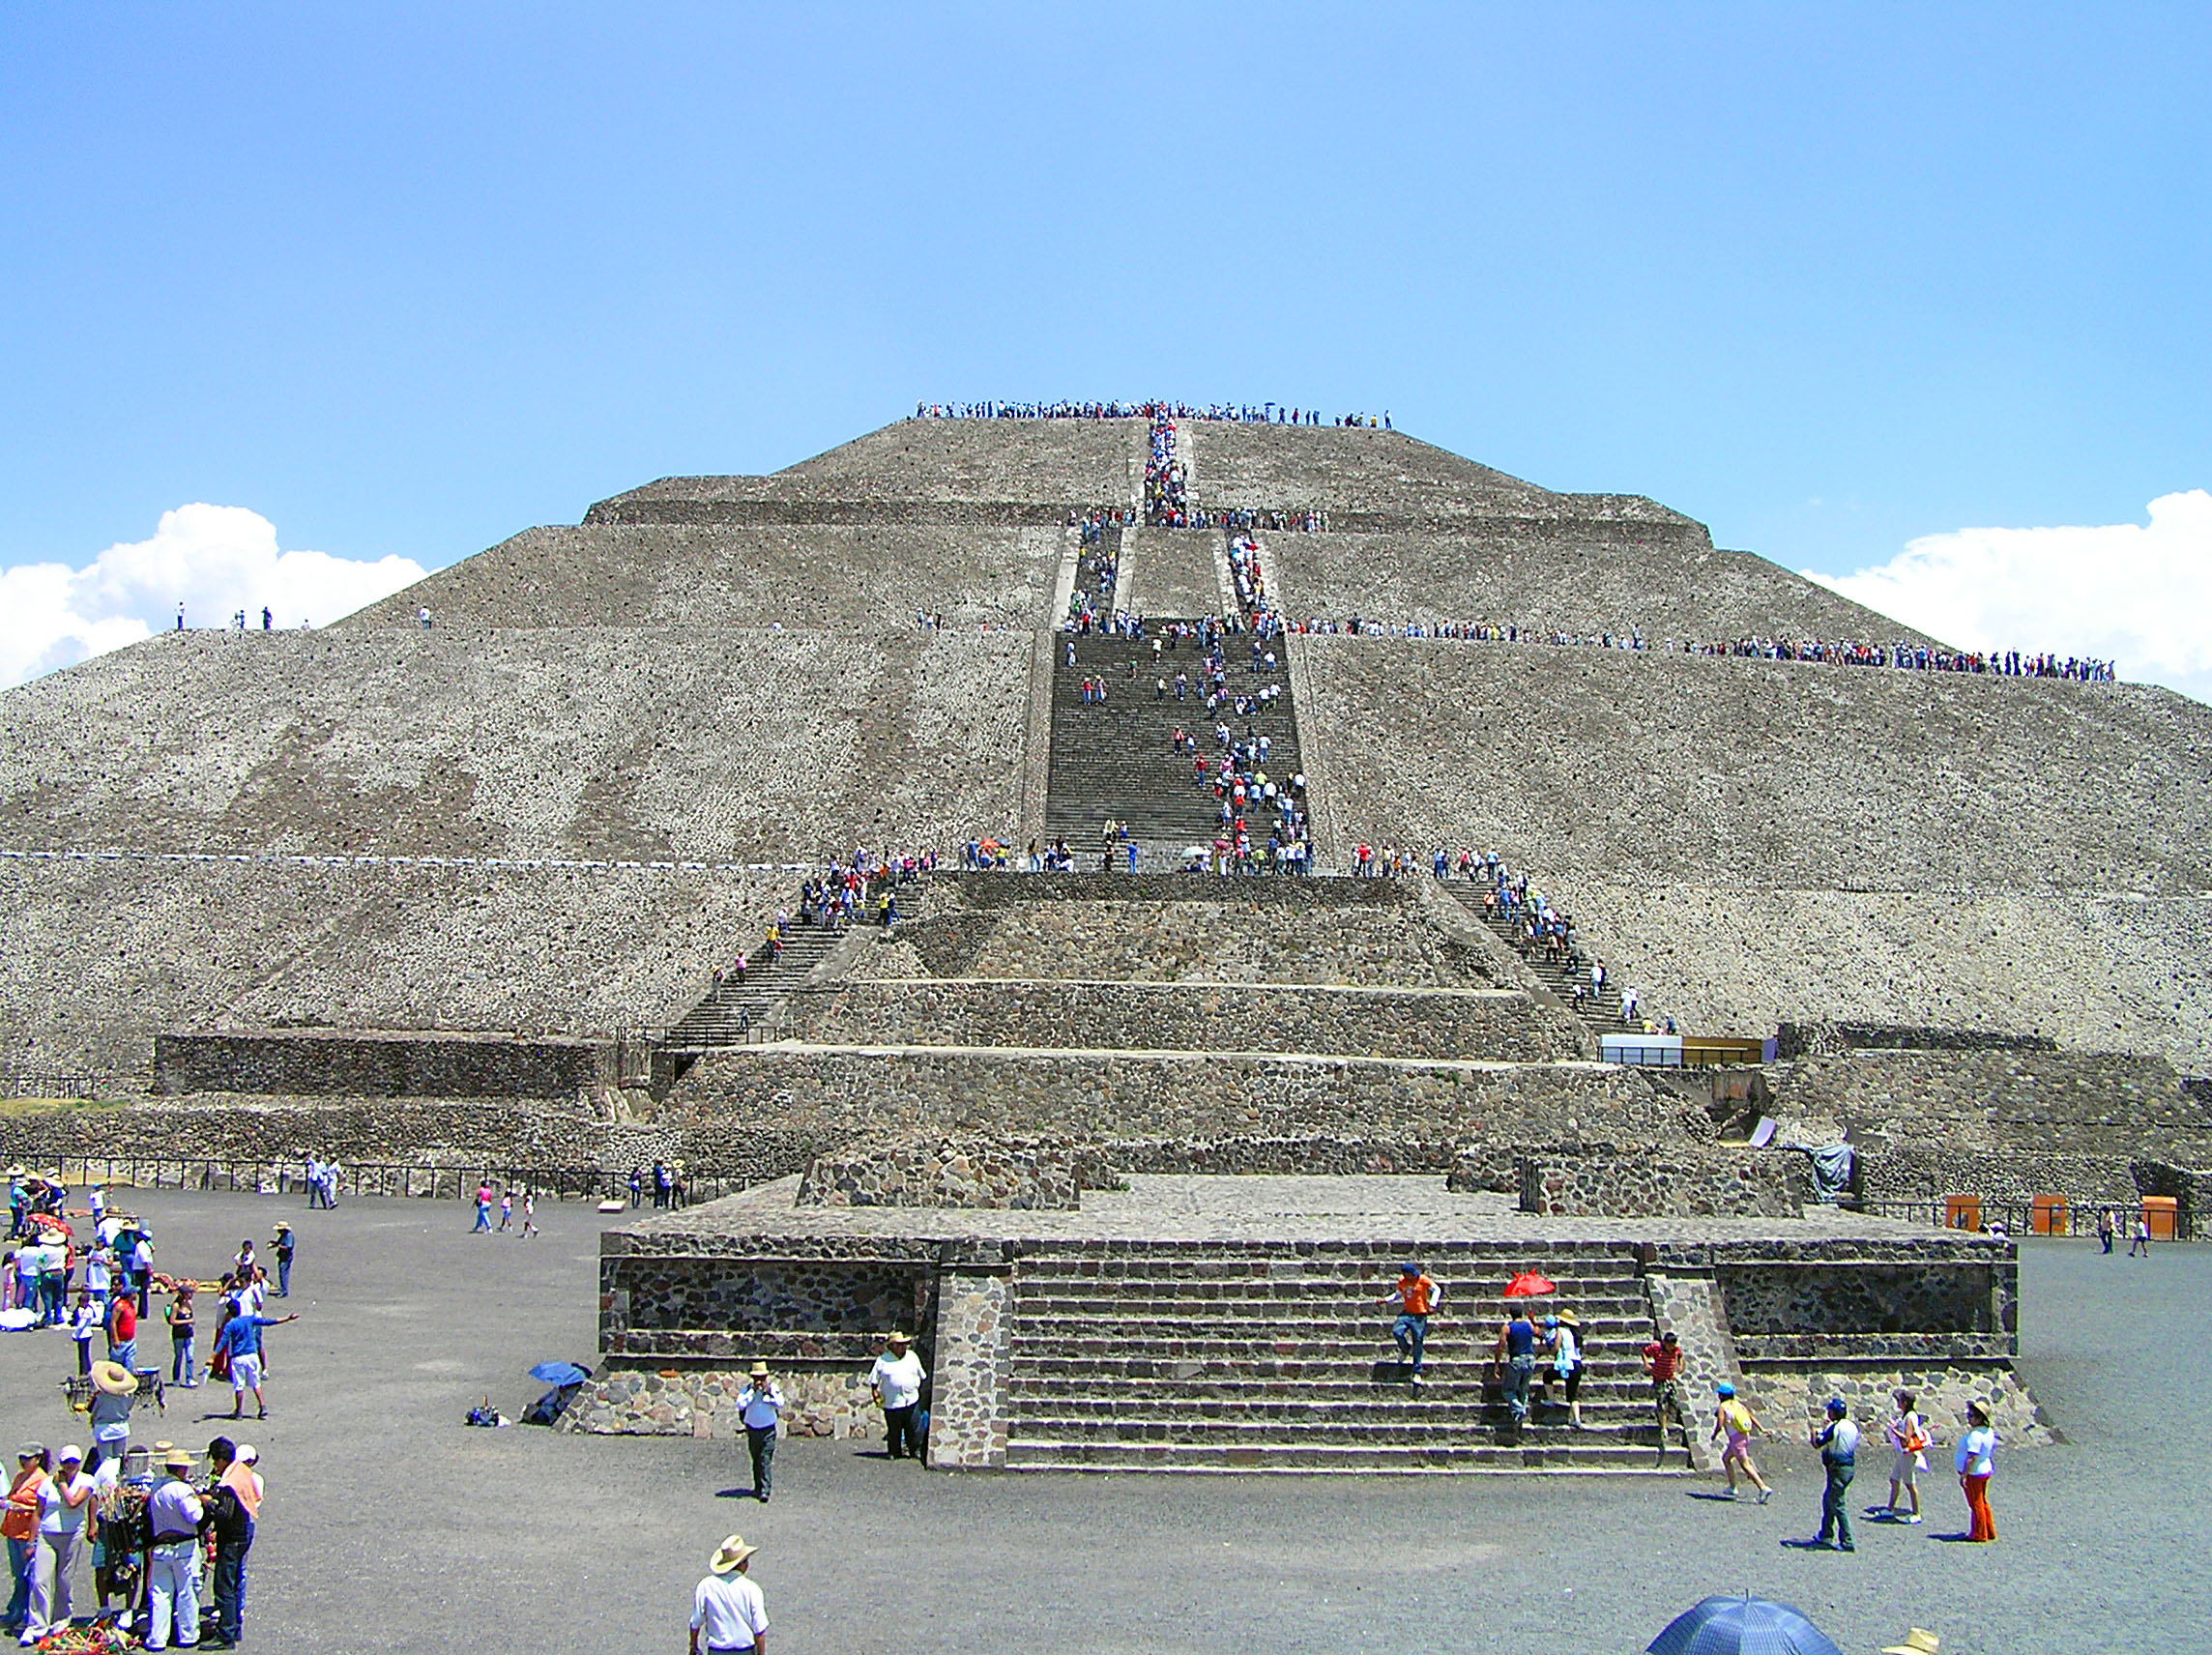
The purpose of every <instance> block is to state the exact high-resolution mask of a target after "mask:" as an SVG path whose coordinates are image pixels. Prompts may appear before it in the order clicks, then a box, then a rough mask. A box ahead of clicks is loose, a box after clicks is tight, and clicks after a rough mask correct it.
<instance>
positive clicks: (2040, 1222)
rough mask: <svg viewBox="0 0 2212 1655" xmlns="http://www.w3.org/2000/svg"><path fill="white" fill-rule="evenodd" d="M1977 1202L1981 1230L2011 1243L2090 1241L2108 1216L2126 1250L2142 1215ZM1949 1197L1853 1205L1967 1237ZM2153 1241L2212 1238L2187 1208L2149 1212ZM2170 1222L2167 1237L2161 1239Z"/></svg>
mask: <svg viewBox="0 0 2212 1655" xmlns="http://www.w3.org/2000/svg"><path fill="white" fill-rule="evenodd" d="M1977 1199H1978V1200H1979V1202H1980V1218H1981V1223H1982V1225H1983V1226H1984V1227H1988V1226H1994V1225H1998V1224H2001V1225H2003V1226H2004V1230H2005V1234H2008V1235H2010V1236H2012V1237H2013V1238H2014V1239H2015V1240H2018V1239H2020V1238H2021V1237H2023V1236H2028V1235H2059V1236H2093V1235H2095V1234H2097V1215H2098V1214H2099V1213H2100V1212H2106V1211H2109V1212H2110V1213H2111V1215H2112V1223H2113V1226H2114V1229H2115V1232H2116V1234H2118V1237H2119V1239H2118V1241H2117V1243H2115V1245H2116V1246H2123V1247H2124V1246H2125V1245H2127V1242H2128V1240H2129V1238H2130V1237H2131V1236H2132V1235H2134V1234H2135V1229H2136V1222H2137V1220H2138V1219H2139V1218H2141V1217H2142V1216H2143V1215H2144V1208H2143V1207H2141V1206H2140V1205H2137V1204H2135V1203H2133V1202H2101V1201H2090V1202H2081V1201H2071V1200H2070V1201H2068V1202H2067V1203H2066V1205H2064V1206H2063V1207H2060V1208H2056V1209H2052V1208H2041V1209H2039V1208H2038V1207H2037V1206H2036V1205H2035V1204H2034V1203H2033V1202H2032V1201H1993V1200H1991V1199H1989V1198H1988V1197H1986V1196H1985V1197H1980V1198H1977ZM1949 1201H1950V1197H1949V1196H1942V1195H1916V1196H1866V1197H1863V1198H1861V1199H1860V1200H1859V1201H1857V1202H1856V1203H1855V1204H1853V1205H1856V1207H1857V1209H1858V1210H1859V1211H1861V1212H1867V1213H1872V1214H1874V1215H1875V1216H1876V1217H1877V1218H1897V1219H1902V1220H1904V1221H1905V1222H1906V1223H1907V1224H1924V1225H1926V1226H1927V1227H1928V1228H1930V1229H1931V1230H1945V1231H1955V1232H1957V1233H1960V1234H1965V1233H1967V1232H1965V1227H1964V1226H1955V1225H1953V1224H1951V1223H1950V1222H1949V1219H1950V1213H1949V1209H1948V1204H1949ZM2149 1217H2150V1224H2151V1239H2152V1240H2153V1241H2197V1240H2206V1239H2212V1234H2206V1233H2205V1230H2206V1227H2205V1226H2204V1225H2202V1224H2200V1223H2199V1222H2198V1220H2197V1217H2196V1215H2195V1214H2194V1213H2192V1212H2190V1211H2189V1210H2188V1209H2187V1208H2182V1209H2180V1210H2178V1211H2176V1210H2171V1209H2167V1210H2158V1209H2152V1210H2151V1211H2150V1213H2149ZM2168 1223H2170V1224H2171V1226H2172V1232H2173V1233H2172V1234H2170V1235H2168V1234H2162V1231H2163V1229H2164V1227H2165V1226H2167V1225H2168Z"/></svg>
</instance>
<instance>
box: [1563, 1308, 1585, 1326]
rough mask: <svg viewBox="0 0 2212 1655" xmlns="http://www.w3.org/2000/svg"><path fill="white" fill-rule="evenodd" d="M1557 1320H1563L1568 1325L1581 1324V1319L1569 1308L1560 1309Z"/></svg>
mask: <svg viewBox="0 0 2212 1655" xmlns="http://www.w3.org/2000/svg"><path fill="white" fill-rule="evenodd" d="M1559 1320H1560V1321H1563V1322H1565V1323H1566V1324H1567V1325H1568V1326H1569V1327H1580V1326H1581V1325H1582V1324H1583V1319H1582V1318H1581V1317H1579V1316H1577V1315H1576V1314H1575V1313H1574V1312H1573V1311H1571V1310H1562V1311H1560V1312H1559Z"/></svg>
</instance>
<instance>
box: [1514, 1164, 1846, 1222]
mask: <svg viewBox="0 0 2212 1655" xmlns="http://www.w3.org/2000/svg"><path fill="white" fill-rule="evenodd" d="M1803 1169H1804V1163H1803V1161H1802V1160H1800V1159H1799V1158H1798V1157H1797V1156H1795V1155H1790V1154H1767V1153H1763V1152H1761V1151H1757V1150H1737V1151H1726V1150H1722V1151H1714V1152H1711V1153H1707V1154H1703V1155H1686V1154H1683V1153H1681V1152H1680V1151H1679V1150H1678V1149H1669V1150H1659V1149H1653V1150H1650V1151H1646V1152H1643V1153H1638V1152H1633V1151H1632V1152H1629V1153H1625V1154H1586V1155H1580V1156H1577V1155H1571V1154H1558V1153H1553V1154H1549V1155H1543V1156H1526V1157H1523V1158H1522V1159H1521V1160H1520V1162H1519V1163H1518V1166H1517V1169H1516V1170H1517V1172H1518V1174H1519V1180H1520V1191H1521V1210H1522V1211H1523V1212H1534V1213H1544V1214H1549V1215H1551V1216H1554V1217H1576V1218H1802V1217H1803V1216H1804V1214H1805V1183H1806V1178H1805V1175H1804V1170H1803Z"/></svg>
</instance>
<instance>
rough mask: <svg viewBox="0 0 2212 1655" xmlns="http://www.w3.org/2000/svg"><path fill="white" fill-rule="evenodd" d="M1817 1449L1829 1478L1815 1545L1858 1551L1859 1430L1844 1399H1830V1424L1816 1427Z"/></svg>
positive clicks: (1821, 1495)
mask: <svg viewBox="0 0 2212 1655" xmlns="http://www.w3.org/2000/svg"><path fill="white" fill-rule="evenodd" d="M1813 1446H1814V1447H1816V1448H1818V1449H1819V1451H1820V1464H1821V1466H1823V1467H1824V1468H1825V1469H1826V1471H1827V1473H1828V1478H1827V1482H1826V1485H1825V1486H1824V1487H1823V1488H1822V1489H1821V1491H1820V1532H1819V1535H1818V1536H1816V1537H1815V1538H1814V1540H1813V1542H1812V1544H1813V1545H1815V1546H1828V1545H1831V1544H1832V1545H1833V1546H1834V1547H1835V1549H1836V1550H1837V1551H1839V1552H1856V1551H1857V1550H1858V1547H1857V1546H1856V1545H1855V1544H1854V1543H1853V1542H1852V1540H1851V1479H1852V1478H1853V1477H1855V1476H1856V1475H1858V1462H1859V1428H1858V1427H1857V1426H1855V1425H1853V1424H1852V1423H1851V1420H1850V1408H1849V1407H1848V1405H1847V1404H1846V1403H1845V1401H1844V1399H1843V1398H1842V1397H1830V1398H1829V1399H1828V1422H1827V1424H1825V1425H1821V1426H1816V1427H1815V1428H1814V1430H1813ZM1831 1536H1833V1539H1832V1540H1831V1538H1830V1537H1831Z"/></svg>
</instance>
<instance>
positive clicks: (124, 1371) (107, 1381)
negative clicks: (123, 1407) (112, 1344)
mask: <svg viewBox="0 0 2212 1655" xmlns="http://www.w3.org/2000/svg"><path fill="white" fill-rule="evenodd" d="M92 1382H93V1384H94V1385H95V1386H96V1387H97V1388H99V1389H101V1390H103V1391H105V1392H106V1393H107V1394H108V1395H109V1396H129V1395H130V1394H131V1392H132V1391H134V1390H136V1389H137V1388H138V1376H137V1375H136V1374H133V1373H132V1372H131V1370H130V1369H129V1368H126V1367H125V1366H124V1365H123V1364H122V1363H121V1362H95V1363H93V1365H92Z"/></svg>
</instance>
